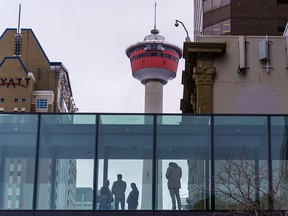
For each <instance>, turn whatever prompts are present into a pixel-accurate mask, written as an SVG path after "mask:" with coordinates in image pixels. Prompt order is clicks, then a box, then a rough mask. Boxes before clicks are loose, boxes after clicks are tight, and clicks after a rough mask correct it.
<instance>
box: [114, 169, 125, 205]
mask: <svg viewBox="0 0 288 216" xmlns="http://www.w3.org/2000/svg"><path fill="white" fill-rule="evenodd" d="M125 191H126V182H125V181H123V180H122V175H121V174H118V175H117V181H115V182H114V183H113V185H112V194H113V195H114V197H115V206H114V207H115V210H118V209H119V203H120V205H121V209H122V210H124V209H125Z"/></svg>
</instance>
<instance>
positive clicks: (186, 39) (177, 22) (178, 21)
mask: <svg viewBox="0 0 288 216" xmlns="http://www.w3.org/2000/svg"><path fill="white" fill-rule="evenodd" d="M179 23H180V24H181V25H182V26H183V28H184V29H185V31H186V34H187V36H186V38H185V41H186V42H191V39H190V37H189V33H188V31H187V29H186V27H185V25H184V23H183V22H181V21H180V20H177V19H176V23H175V26H176V27H178V26H179Z"/></svg>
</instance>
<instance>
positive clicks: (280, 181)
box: [271, 116, 288, 210]
mask: <svg viewBox="0 0 288 216" xmlns="http://www.w3.org/2000/svg"><path fill="white" fill-rule="evenodd" d="M271 153H272V173H273V178H272V180H273V181H272V188H273V189H275V188H276V187H277V190H274V191H275V192H276V194H273V204H274V206H273V208H274V209H276V210H288V206H287V203H288V185H287V180H288V116H279V117H271Z"/></svg>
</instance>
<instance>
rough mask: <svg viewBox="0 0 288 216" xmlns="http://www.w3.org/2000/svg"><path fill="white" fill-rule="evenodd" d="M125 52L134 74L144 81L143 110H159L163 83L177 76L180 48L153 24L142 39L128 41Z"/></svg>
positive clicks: (160, 108) (153, 111)
mask: <svg viewBox="0 0 288 216" xmlns="http://www.w3.org/2000/svg"><path fill="white" fill-rule="evenodd" d="M126 55H127V56H128V58H129V59H130V63H131V69H132V75H133V77H134V78H136V79H138V80H140V81H141V83H142V84H144V85H145V113H162V106H163V105H162V101H163V85H165V84H167V82H168V81H169V80H171V79H173V78H175V77H176V74H177V68H178V62H179V59H180V58H181V57H182V50H181V48H180V47H178V46H176V45H174V44H172V43H169V42H166V41H165V37H164V36H162V35H159V31H158V30H157V29H156V28H154V29H153V30H151V34H150V35H148V36H146V37H145V38H144V41H143V42H138V43H136V44H132V45H130V46H129V47H128V48H127V49H126Z"/></svg>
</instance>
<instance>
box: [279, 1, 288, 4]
mask: <svg viewBox="0 0 288 216" xmlns="http://www.w3.org/2000/svg"><path fill="white" fill-rule="evenodd" d="M277 4H288V0H277Z"/></svg>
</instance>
